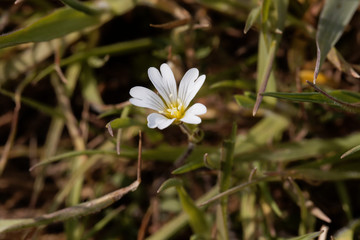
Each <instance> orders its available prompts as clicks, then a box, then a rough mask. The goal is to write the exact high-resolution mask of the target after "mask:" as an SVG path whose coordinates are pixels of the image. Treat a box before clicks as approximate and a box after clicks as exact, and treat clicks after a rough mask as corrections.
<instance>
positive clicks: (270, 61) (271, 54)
mask: <svg viewBox="0 0 360 240" xmlns="http://www.w3.org/2000/svg"><path fill="white" fill-rule="evenodd" d="M275 50H276V41H272V43H271V46H270V50H269V55H268V59H267V61H266V62H267V64H266V69H265V72H264V75H263V77H262V81H261V86H260V89H259V92H258V94H257V96H256V102H255V105H254V109H253V113H252V114H253V116H255V115H256V113H257V111H258V109H259V107H260V103H261V101H262V99H263V96H262V95H261V94H262V93H264V92H265V90H266V86H267V84H268V81H269V77H270V73H271V70H272V66H273V63H274V57H275Z"/></svg>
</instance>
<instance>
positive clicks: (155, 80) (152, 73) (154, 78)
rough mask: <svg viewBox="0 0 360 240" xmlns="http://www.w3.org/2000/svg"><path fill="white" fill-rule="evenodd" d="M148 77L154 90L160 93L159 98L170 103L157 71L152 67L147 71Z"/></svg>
mask: <svg viewBox="0 0 360 240" xmlns="http://www.w3.org/2000/svg"><path fill="white" fill-rule="evenodd" d="M148 75H149V79H150V81H151V82H152V84H153V85H154V87H155V88H156V90H157V91H158V92H159V93H160V95H161V97H162V98H163V99H164V100H165V102H167V103H169V102H170V98H169V94H168V93H167V90H166V88H165V87H164V83H163V82H164V81H163V78H162V76H161V74H160V72H159V70H157V69H156V68H154V67H151V68H149V69H148Z"/></svg>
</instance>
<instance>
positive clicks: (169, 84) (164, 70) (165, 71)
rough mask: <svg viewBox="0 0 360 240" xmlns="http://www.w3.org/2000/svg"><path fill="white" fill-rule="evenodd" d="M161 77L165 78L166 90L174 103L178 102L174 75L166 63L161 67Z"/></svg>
mask: <svg viewBox="0 0 360 240" xmlns="http://www.w3.org/2000/svg"><path fill="white" fill-rule="evenodd" d="M160 71H161V75H162V77H163V81H164V85H165V88H166V89H167V93H169V98H170V100H171V101H172V102H176V99H177V87H176V81H175V77H174V74H173V72H172V70H171V68H170V67H169V65H167V64H166V63H163V64H161V66H160Z"/></svg>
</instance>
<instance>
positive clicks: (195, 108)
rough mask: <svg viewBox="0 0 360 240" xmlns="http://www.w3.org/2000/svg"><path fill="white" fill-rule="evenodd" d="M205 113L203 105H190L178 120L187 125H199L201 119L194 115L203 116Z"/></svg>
mask: <svg viewBox="0 0 360 240" xmlns="http://www.w3.org/2000/svg"><path fill="white" fill-rule="evenodd" d="M206 111H207V109H206V107H205V105H204V104H201V103H195V104H194V105H192V106H191V107H190V108H189V109H188V110H187V111H186V112H185V115H184V117H183V118H181V119H180V121H182V122H186V123H189V124H199V123H201V118H199V117H198V116H196V115H202V114H205V113H206Z"/></svg>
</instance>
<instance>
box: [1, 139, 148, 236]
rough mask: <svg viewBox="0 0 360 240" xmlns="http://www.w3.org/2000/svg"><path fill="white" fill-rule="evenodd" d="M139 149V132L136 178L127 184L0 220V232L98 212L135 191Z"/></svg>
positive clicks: (140, 140) (139, 173)
mask: <svg viewBox="0 0 360 240" xmlns="http://www.w3.org/2000/svg"><path fill="white" fill-rule="evenodd" d="M141 151H142V138H141V132H139V147H138V163H137V179H136V180H135V181H134V182H133V183H131V184H130V185H129V186H127V187H124V188H120V189H118V190H116V191H114V192H111V193H108V194H106V195H104V196H102V197H100V198H96V199H93V200H91V201H87V202H83V203H81V204H78V205H75V206H72V207H68V208H64V209H61V210H59V211H56V212H53V213H49V214H44V215H42V216H39V217H34V218H25V219H11V220H0V226H1V227H0V232H8V231H13V230H19V229H24V228H29V227H36V226H41V225H47V224H50V223H54V222H59V221H65V220H68V219H71V218H74V217H81V216H86V215H89V214H92V213H94V212H98V211H100V210H102V209H104V208H106V207H108V206H110V205H111V204H113V203H114V202H116V201H118V200H120V199H121V198H122V197H123V196H124V195H126V194H128V193H129V192H132V191H135V190H136V189H137V188H138V186H139V185H140V183H141V165H142V164H141V163H142V160H141Z"/></svg>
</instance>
